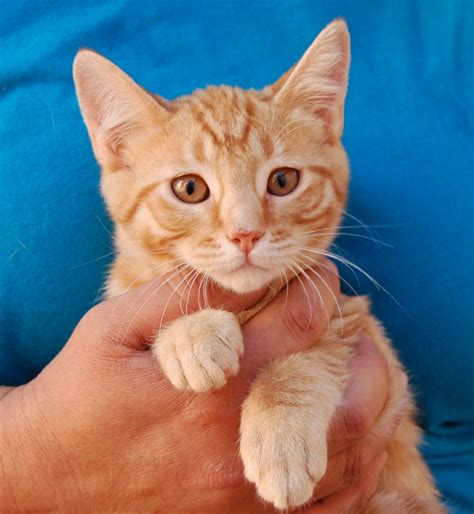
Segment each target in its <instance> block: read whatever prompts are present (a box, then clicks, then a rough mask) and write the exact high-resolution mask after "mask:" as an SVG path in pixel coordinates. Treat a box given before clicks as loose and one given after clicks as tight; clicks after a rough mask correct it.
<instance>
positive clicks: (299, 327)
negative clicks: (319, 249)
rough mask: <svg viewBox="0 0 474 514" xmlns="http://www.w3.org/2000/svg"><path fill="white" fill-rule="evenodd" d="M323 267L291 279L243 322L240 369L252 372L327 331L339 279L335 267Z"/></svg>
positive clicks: (302, 347) (312, 342)
mask: <svg viewBox="0 0 474 514" xmlns="http://www.w3.org/2000/svg"><path fill="white" fill-rule="evenodd" d="M323 264H324V267H323V268H314V270H312V272H308V273H307V274H306V276H300V277H299V278H298V279H296V278H295V279H293V280H292V281H291V282H290V285H289V286H288V288H287V289H284V290H282V291H280V293H279V294H278V295H277V297H276V298H275V299H274V300H273V301H272V302H271V303H270V304H269V305H267V306H266V307H265V308H264V309H263V310H262V311H260V312H259V313H258V314H257V315H256V316H255V317H253V318H252V319H251V320H250V321H249V322H248V323H246V325H245V326H244V328H243V331H244V340H245V352H244V357H243V362H242V367H243V369H245V370H246V371H248V372H250V373H251V372H254V371H256V370H258V369H259V368H261V367H262V366H264V365H265V364H267V363H268V362H270V361H272V360H274V359H276V358H278V357H283V356H285V355H289V354H291V353H294V352H298V351H301V350H304V349H306V348H308V347H309V346H311V345H312V344H314V342H315V341H316V339H317V337H318V336H319V335H320V334H321V333H322V332H323V331H324V330H325V329H326V327H327V324H328V321H329V319H330V318H331V316H332V314H333V312H334V309H335V305H336V300H337V296H338V295H339V277H338V274H337V268H336V267H335V266H334V264H332V263H330V262H329V261H325V262H324V263H323Z"/></svg>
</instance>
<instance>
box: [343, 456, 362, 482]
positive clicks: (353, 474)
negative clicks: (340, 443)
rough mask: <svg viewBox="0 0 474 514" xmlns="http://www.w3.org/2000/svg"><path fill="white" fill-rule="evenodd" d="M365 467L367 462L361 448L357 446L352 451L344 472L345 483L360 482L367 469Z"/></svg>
mask: <svg viewBox="0 0 474 514" xmlns="http://www.w3.org/2000/svg"><path fill="white" fill-rule="evenodd" d="M365 467H366V462H365V459H364V455H363V453H362V452H361V450H360V449H358V448H356V449H354V450H352V451H350V452H349V455H348V459H347V462H346V467H345V469H344V474H343V480H344V483H345V484H346V485H352V484H354V483H356V482H358V481H359V480H360V478H361V477H362V475H363V473H364V471H365Z"/></svg>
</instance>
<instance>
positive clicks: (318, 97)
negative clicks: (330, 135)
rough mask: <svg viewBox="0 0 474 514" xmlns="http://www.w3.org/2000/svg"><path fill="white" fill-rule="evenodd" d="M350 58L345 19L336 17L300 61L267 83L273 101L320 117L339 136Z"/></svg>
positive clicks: (342, 124)
mask: <svg viewBox="0 0 474 514" xmlns="http://www.w3.org/2000/svg"><path fill="white" fill-rule="evenodd" d="M350 59H351V50H350V38H349V31H348V29H347V25H346V22H345V21H344V20H342V19H338V20H335V21H333V22H332V23H330V24H329V25H328V26H327V27H326V28H325V29H324V30H323V31H322V32H321V33H320V34H319V35H318V37H317V38H316V39H315V40H314V42H313V43H312V44H311V46H310V47H309V48H308V50H306V52H305V54H304V55H303V57H302V58H301V59H300V60H299V62H298V63H297V64H296V65H295V66H293V68H291V69H290V70H289V71H288V72H286V73H285V74H284V75H283V76H282V77H281V78H280V79H279V80H278V81H277V82H276V83H275V84H274V85H273V86H270V89H271V90H272V91H273V94H274V95H275V96H274V101H275V102H277V103H281V104H285V105H289V106H290V107H291V108H297V107H298V108H300V109H305V110H307V111H309V112H311V113H312V114H314V115H315V116H318V117H322V118H323V119H324V120H325V121H326V122H327V124H328V126H329V127H330V128H331V129H332V130H333V131H334V132H335V134H336V135H337V136H338V137H340V136H341V135H342V129H343V126H344V101H345V98H346V91H347V82H348V75H349V64H350Z"/></svg>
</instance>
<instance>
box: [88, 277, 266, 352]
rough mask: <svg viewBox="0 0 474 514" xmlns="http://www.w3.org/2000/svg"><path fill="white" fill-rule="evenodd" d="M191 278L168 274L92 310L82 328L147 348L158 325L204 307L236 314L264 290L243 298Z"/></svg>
mask: <svg viewBox="0 0 474 514" xmlns="http://www.w3.org/2000/svg"><path fill="white" fill-rule="evenodd" d="M192 277H193V275H189V274H188V275H186V273H185V272H183V273H178V274H176V273H168V274H164V275H163V276H161V277H159V278H157V279H155V280H153V281H151V282H150V283H148V284H146V285H144V286H141V287H138V288H136V289H133V290H131V291H129V292H127V293H124V294H123V295H120V296H117V297H114V298H111V299H110V300H107V301H105V302H102V303H101V304H99V305H97V306H95V307H94V308H93V309H91V310H90V311H89V312H88V313H87V315H86V316H85V318H84V320H82V321H81V323H82V325H84V324H86V325H88V327H87V330H88V331H89V332H90V330H91V327H92V330H93V329H94V328H93V327H96V328H100V332H101V335H102V338H103V339H106V340H108V341H110V342H112V343H119V344H120V345H121V346H125V347H128V348H133V349H137V350H139V349H144V348H147V347H148V344H149V343H150V342H151V339H152V338H153V336H154V335H155V334H156V331H157V330H159V329H160V328H161V326H164V325H166V324H167V323H169V322H170V321H172V320H173V319H175V318H178V317H180V316H183V315H184V314H191V313H192V312H194V311H196V310H200V309H203V308H205V306H207V307H210V308H218V309H220V308H222V309H224V310H228V311H232V312H238V311H240V310H243V309H248V308H250V307H252V306H253V305H255V304H256V303H258V301H259V300H260V299H261V298H262V297H263V295H264V293H265V291H256V292H252V293H249V294H245V295H239V294H234V293H231V292H229V291H224V290H222V289H221V288H219V287H218V286H217V285H215V284H210V285H204V284H203V282H201V281H200V280H197V279H196V280H193V278H192Z"/></svg>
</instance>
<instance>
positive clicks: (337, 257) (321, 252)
mask: <svg viewBox="0 0 474 514" xmlns="http://www.w3.org/2000/svg"><path fill="white" fill-rule="evenodd" d="M300 249H301V250H306V251H307V252H311V253H316V254H319V255H323V256H325V257H329V258H332V259H335V260H336V261H338V262H340V263H342V264H344V265H345V266H347V267H348V268H351V267H353V268H354V269H356V270H357V271H358V272H359V273H361V274H362V275H364V276H365V277H366V278H367V279H368V280H369V281H370V282H371V283H372V284H373V285H374V287H375V288H376V289H377V290H378V291H383V292H384V293H385V294H386V295H388V296H389V297H390V298H391V299H392V300H393V301H394V302H395V303H396V304H397V305H398V306H399V307H400V309H402V310H403V312H405V313H406V314H407V315H409V314H408V312H407V311H406V310H405V308H404V307H403V306H402V305H401V304H400V303H399V302H398V300H397V299H396V298H395V297H394V296H393V295H392V294H391V293H390V292H389V291H387V289H385V288H384V287H383V286H382V285H381V284H380V283H379V282H378V281H377V280H375V278H374V277H372V276H371V275H370V274H369V273H367V271H365V270H364V269H362V268H361V267H360V266H358V265H357V264H355V263H354V262H352V261H349V260H348V259H346V258H345V257H342V256H341V255H337V254H336V253H333V252H327V251H324V250H319V249H315V248H300Z"/></svg>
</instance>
